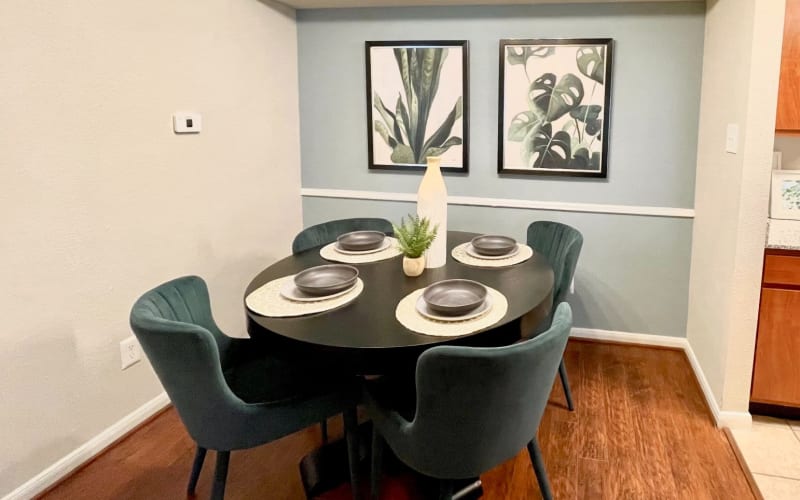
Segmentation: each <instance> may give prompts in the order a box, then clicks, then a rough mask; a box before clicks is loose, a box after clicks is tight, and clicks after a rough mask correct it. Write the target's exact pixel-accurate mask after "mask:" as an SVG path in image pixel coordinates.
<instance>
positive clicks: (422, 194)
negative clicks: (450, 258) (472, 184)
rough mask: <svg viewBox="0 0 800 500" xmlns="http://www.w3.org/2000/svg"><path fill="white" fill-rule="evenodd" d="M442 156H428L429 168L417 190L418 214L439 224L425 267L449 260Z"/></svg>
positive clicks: (435, 265) (438, 265)
mask: <svg viewBox="0 0 800 500" xmlns="http://www.w3.org/2000/svg"><path fill="white" fill-rule="evenodd" d="M440 161H441V158H439V157H438V156H429V157H428V168H427V169H425V175H424V176H423V177H422V182H420V184H419V191H417V215H419V216H420V217H427V218H428V219H429V220H430V221H431V227H432V228H433V227H436V226H439V232H438V233H437V235H436V239H435V240H433V244H432V245H431V247H430V248H429V249H428V251H427V252H425V267H427V268H433V267H442V266H443V265H445V263H446V262H447V186H445V185H444V177H442V171H441V169H440V168H439V164H440Z"/></svg>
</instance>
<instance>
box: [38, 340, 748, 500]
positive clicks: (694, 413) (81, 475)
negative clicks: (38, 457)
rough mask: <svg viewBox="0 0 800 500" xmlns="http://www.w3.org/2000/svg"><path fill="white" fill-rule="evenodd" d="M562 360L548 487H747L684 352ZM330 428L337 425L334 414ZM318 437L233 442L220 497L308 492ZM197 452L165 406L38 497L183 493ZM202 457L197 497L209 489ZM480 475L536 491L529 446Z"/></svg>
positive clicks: (543, 430)
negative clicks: (565, 382) (572, 407)
mask: <svg viewBox="0 0 800 500" xmlns="http://www.w3.org/2000/svg"><path fill="white" fill-rule="evenodd" d="M566 362H567V369H568V371H569V376H570V379H571V384H572V391H573V396H574V399H575V403H576V407H577V408H576V411H575V412H569V411H567V410H566V408H565V407H564V404H563V401H564V399H563V394H562V392H561V388H560V386H559V385H558V384H557V383H556V384H555V385H554V389H553V393H552V395H551V401H550V404H549V405H548V408H547V411H546V413H545V416H544V419H543V421H542V425H541V427H540V430H539V439H540V442H541V445H542V452H543V455H544V459H545V462H546V465H547V468H548V472H549V474H550V479H551V482H552V483H553V490H554V493H555V496H556V498H559V499H627V498H630V499H647V498H653V499H672V498H675V499H698V500H700V499H719V498H725V499H751V498H754V496H753V494H752V491H751V490H750V488H749V486H748V483H747V479H746V476H745V474H744V473H743V471H742V469H741V468H740V466H739V464H738V462H737V460H736V458H735V455H734V453H733V451H732V449H731V447H730V445H729V443H728V441H727V439H726V438H725V436H724V434H723V433H722V432H721V431H719V430H718V429H716V428H715V427H714V424H713V422H712V420H711V416H710V414H709V412H708V409H707V408H706V406H705V403H704V400H703V396H702V394H701V392H700V389H699V387H698V385H697V382H696V381H695V379H694V376H693V374H692V372H691V368H690V367H689V364H688V362H687V360H686V357H685V355H684V354H683V353H682V352H680V351H671V350H664V349H653V348H647V347H637V346H621V345H614V344H602V343H593V342H581V341H571V342H570V344H569V347H568V348H567V353H566ZM331 428H332V433H333V434H334V435H336V434H341V422H340V419H336V420H334V421H333V422H332V423H331ZM319 442H320V435H319V428H318V427H315V428H310V429H307V430H304V431H302V432H298V433H296V434H293V435H291V436H287V437H286V438H284V439H281V440H279V441H277V442H275V443H271V444H269V445H265V446H262V447H259V448H256V449H253V450H246V451H239V452H234V453H232V454H231V464H230V473H229V477H228V489H227V495H226V498H228V499H251V498H276V499H302V498H304V495H303V491H302V487H301V484H300V478H299V474H298V463H299V461H300V458H301V457H302V456H303V455H304V454H306V453H307V452H308V451H309V450H311V449H313V448H314V447H316V446H317V445H318V444H319ZM193 452H194V445H193V444H192V442H191V440H190V439H189V436H188V435H187V434H186V431H185V430H184V429H183V426H182V425H181V423H180V420H179V419H178V417H177V415H176V413H175V411H174V410H172V409H170V410H168V411H166V412H164V413H162V414H161V415H160V416H158V417H157V418H155V419H154V420H152V421H151V422H149V423H148V424H146V425H145V426H143V427H141V428H140V429H139V430H137V431H136V432H134V433H133V434H132V435H130V436H129V437H128V438H126V439H125V440H123V441H121V442H120V443H118V444H117V445H115V446H114V447H112V448H111V449H110V450H108V451H107V452H106V453H104V454H103V455H101V456H100V457H98V458H97V459H96V460H95V461H93V462H92V463H90V464H89V465H88V466H86V467H84V468H83V469H81V470H79V471H78V472H77V473H75V474H74V475H73V476H71V477H70V478H68V479H66V480H65V481H64V482H62V483H61V484H59V485H58V486H56V488H54V489H52V490H51V491H49V492H47V493H46V494H45V495H43V497H42V498H47V499H86V498H92V499H112V498H113V499H117V500H119V499H161V498H164V499H170V498H185V497H186V494H185V487H186V481H187V476H188V473H189V469H190V466H191V462H192V457H193ZM207 460H208V462H209V463H207V464H206V467H205V468H204V470H203V474H202V476H201V479H200V483H199V485H198V496H199V498H208V495H209V491H210V483H211V475H212V468H213V467H212V464H213V455H212V454H210V455H209V459H207ZM365 479H366V478H365ZM482 479H483V483H484V491H485V494H484V498H486V499H498V500H500V499H502V500H514V499H536V498H540V495H539V489H538V487H537V484H536V479H535V477H534V475H533V472H532V470H531V466H530V461H529V459H528V456H527V454H526V453H525V452H520V454H519V455H518V456H517V457H516V458H514V459H512V460H509V461H508V462H506V463H504V464H502V465H500V466H498V467H497V468H496V469H494V470H492V471H490V472H489V473H487V474H485V475H484V476H483V477H482Z"/></svg>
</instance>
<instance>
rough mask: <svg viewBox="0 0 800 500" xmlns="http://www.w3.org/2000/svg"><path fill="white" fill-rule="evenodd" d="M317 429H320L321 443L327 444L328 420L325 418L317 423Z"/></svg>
mask: <svg viewBox="0 0 800 500" xmlns="http://www.w3.org/2000/svg"><path fill="white" fill-rule="evenodd" d="M319 429H320V430H321V431H322V444H328V420H327V419H325V420H323V421H321V422H320V423H319Z"/></svg>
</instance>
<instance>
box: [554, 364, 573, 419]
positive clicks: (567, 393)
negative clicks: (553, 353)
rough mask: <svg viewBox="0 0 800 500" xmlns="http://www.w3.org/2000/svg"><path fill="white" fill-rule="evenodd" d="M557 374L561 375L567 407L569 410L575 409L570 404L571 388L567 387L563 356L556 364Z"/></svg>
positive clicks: (567, 381)
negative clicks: (558, 363)
mask: <svg viewBox="0 0 800 500" xmlns="http://www.w3.org/2000/svg"><path fill="white" fill-rule="evenodd" d="M558 376H559V377H561V387H563V388H564V396H566V398H567V408H569V411H575V405H573V404H572V390H570V388H569V379H568V378H567V367H566V366H564V358H561V364H560V365H558Z"/></svg>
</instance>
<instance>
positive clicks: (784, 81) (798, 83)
mask: <svg viewBox="0 0 800 500" xmlns="http://www.w3.org/2000/svg"><path fill="white" fill-rule="evenodd" d="M775 131H776V132H778V133H788V134H800V0H786V18H785V21H784V24H783V52H782V54H781V77H780V84H779V86H778V110H777V114H776V119H775Z"/></svg>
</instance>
